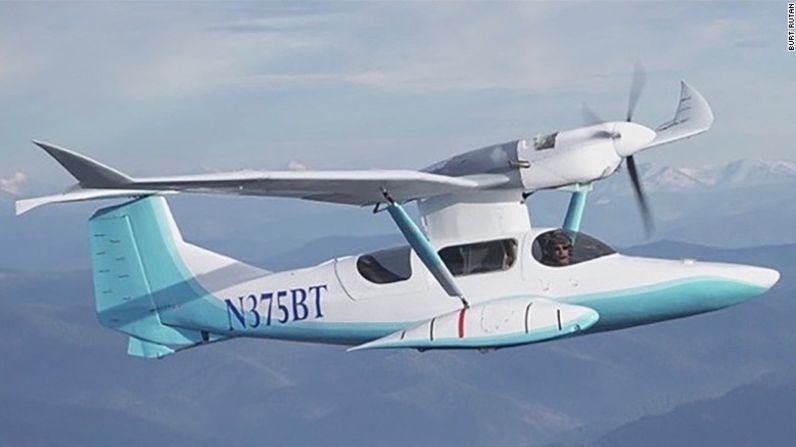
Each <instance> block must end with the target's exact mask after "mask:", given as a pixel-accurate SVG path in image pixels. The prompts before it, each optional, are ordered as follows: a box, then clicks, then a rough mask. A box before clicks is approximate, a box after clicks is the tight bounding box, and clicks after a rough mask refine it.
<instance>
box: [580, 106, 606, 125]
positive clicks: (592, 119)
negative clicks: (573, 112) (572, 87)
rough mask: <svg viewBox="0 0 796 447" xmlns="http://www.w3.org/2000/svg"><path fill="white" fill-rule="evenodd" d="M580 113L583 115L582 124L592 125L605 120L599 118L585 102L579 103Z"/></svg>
mask: <svg viewBox="0 0 796 447" xmlns="http://www.w3.org/2000/svg"><path fill="white" fill-rule="evenodd" d="M581 114H582V116H583V125H584V126H593V125H595V124H602V123H604V122H605V120H604V119H602V118H600V117H599V116H598V115H597V114H596V113H595V112H594V110H592V108H591V107H589V105H588V104H586V103H585V102H583V103H581Z"/></svg>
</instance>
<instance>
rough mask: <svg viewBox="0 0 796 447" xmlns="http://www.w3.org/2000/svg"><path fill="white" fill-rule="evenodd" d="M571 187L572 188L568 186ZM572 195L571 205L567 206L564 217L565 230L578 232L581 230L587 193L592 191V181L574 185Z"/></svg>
mask: <svg viewBox="0 0 796 447" xmlns="http://www.w3.org/2000/svg"><path fill="white" fill-rule="evenodd" d="M567 189H570V188H567ZM571 189H572V197H570V199H569V207H568V208H567V215H566V216H565V217H564V226H563V228H564V229H565V230H569V231H573V232H576V233H577V232H578V231H579V230H580V221H581V218H582V217H583V209H584V208H585V207H586V195H587V194H588V193H589V191H591V189H592V186H591V183H588V184H585V185H573V187H571Z"/></svg>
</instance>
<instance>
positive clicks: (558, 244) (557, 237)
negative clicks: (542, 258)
mask: <svg viewBox="0 0 796 447" xmlns="http://www.w3.org/2000/svg"><path fill="white" fill-rule="evenodd" d="M545 251H546V253H545V254H546V258H547V259H548V260H549V261H550V263H551V264H552V265H569V264H570V262H571V259H570V258H571V256H572V242H571V241H570V240H569V238H568V237H567V235H566V233H564V232H563V231H555V232H553V234H551V235H550V238H549V239H548V240H547V246H546V248H545Z"/></svg>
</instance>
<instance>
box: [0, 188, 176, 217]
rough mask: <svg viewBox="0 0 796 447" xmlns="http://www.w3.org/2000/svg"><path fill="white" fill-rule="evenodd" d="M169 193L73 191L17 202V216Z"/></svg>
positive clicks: (126, 190)
mask: <svg viewBox="0 0 796 447" xmlns="http://www.w3.org/2000/svg"><path fill="white" fill-rule="evenodd" d="M169 193H172V192H170V191H147V190H142V189H91V188H89V189H80V188H79V189H73V190H71V191H67V192H65V193H62V194H53V195H51V196H43V197H34V198H32V199H24V200H17V202H16V204H15V205H16V211H17V216H19V215H20V214H23V213H27V212H28V211H30V210H32V209H33V208H37V207H40V206H42V205H49V204H51V203H67V202H82V201H86V200H98V199H119V198H130V197H143V196H149V195H153V194H169Z"/></svg>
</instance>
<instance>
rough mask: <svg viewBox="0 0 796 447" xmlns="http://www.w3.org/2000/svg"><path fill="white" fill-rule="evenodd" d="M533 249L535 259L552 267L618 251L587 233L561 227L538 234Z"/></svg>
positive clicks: (573, 263)
mask: <svg viewBox="0 0 796 447" xmlns="http://www.w3.org/2000/svg"><path fill="white" fill-rule="evenodd" d="M531 251H532V253H533V257H534V259H536V260H537V261H539V262H541V263H542V264H544V265H547V266H550V267H565V266H568V265H575V264H579V263H581V262H586V261H591V260H592V259H597V258H600V257H603V256H607V255H611V254H614V253H616V251H615V250H614V249H613V248H611V247H609V246H608V245H606V244H605V243H603V242H600V241H599V240H597V239H595V238H593V237H591V236H589V235H587V234H584V233H580V232H575V231H568V230H564V229H560V228H559V229H557V230H551V231H547V232H544V233H542V234H540V235H539V236H537V237H536V239H535V240H534V241H533V248H532V250H531Z"/></svg>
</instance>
